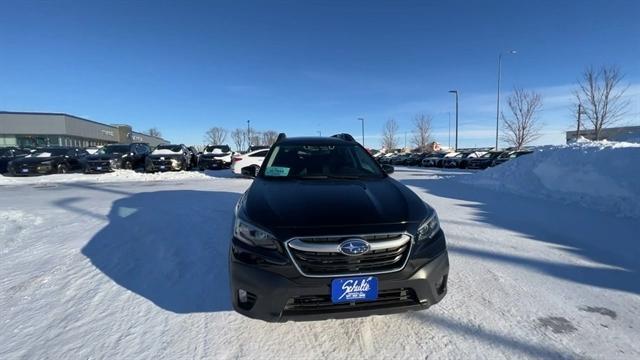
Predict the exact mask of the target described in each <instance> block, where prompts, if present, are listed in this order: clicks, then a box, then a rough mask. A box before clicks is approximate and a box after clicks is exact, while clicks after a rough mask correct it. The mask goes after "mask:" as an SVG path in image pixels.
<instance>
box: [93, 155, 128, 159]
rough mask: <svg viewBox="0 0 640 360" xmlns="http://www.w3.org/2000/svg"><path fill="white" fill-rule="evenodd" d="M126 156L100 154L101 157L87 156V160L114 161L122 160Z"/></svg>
mask: <svg viewBox="0 0 640 360" xmlns="http://www.w3.org/2000/svg"><path fill="white" fill-rule="evenodd" d="M122 155H124V154H100V155H89V156H87V160H113V159H120V158H122Z"/></svg>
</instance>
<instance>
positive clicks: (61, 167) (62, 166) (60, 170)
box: [56, 164, 69, 174]
mask: <svg viewBox="0 0 640 360" xmlns="http://www.w3.org/2000/svg"><path fill="white" fill-rule="evenodd" d="M56 171H57V173H58V174H66V173H67V172H69V169H68V168H67V165H65V164H60V165H58V167H57V168H56Z"/></svg>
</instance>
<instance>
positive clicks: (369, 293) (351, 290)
mask: <svg viewBox="0 0 640 360" xmlns="http://www.w3.org/2000/svg"><path fill="white" fill-rule="evenodd" d="M377 298H378V278H376V277H373V276H362V277H349V278H341V279H334V280H332V281H331V301H332V302H333V303H334V304H337V303H345V302H359V301H373V300H376V299H377Z"/></svg>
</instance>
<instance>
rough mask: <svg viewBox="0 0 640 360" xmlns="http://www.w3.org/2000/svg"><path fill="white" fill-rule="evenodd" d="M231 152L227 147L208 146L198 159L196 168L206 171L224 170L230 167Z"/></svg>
mask: <svg viewBox="0 0 640 360" xmlns="http://www.w3.org/2000/svg"><path fill="white" fill-rule="evenodd" d="M233 154H234V153H233V151H231V148H230V147H229V145H209V146H207V147H205V148H204V151H203V152H202V154H201V155H200V158H198V168H199V169H200V170H206V169H224V168H228V167H230V166H231V157H232V156H233Z"/></svg>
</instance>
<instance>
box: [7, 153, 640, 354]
mask: <svg viewBox="0 0 640 360" xmlns="http://www.w3.org/2000/svg"><path fill="white" fill-rule="evenodd" d="M507 165H509V164H507ZM394 176H395V177H396V178H397V179H398V180H400V181H401V182H403V183H404V184H406V185H408V186H409V187H410V188H411V189H413V190H414V191H415V192H416V193H417V194H418V195H419V196H421V197H422V198H423V199H424V200H425V201H427V202H429V203H430V204H432V205H433V206H434V207H435V208H436V209H437V211H438V214H439V216H440V219H441V221H442V227H443V229H444V230H445V232H446V235H447V240H448V243H449V249H450V260H451V274H450V288H449V294H448V295H447V297H446V298H445V299H444V300H443V301H442V302H441V303H440V304H438V305H436V306H434V307H432V308H431V309H429V310H426V311H421V312H413V313H405V314H398V315H390V316H374V317H368V318H359V319H351V320H329V321H321V322H300V323H294V322H289V323H285V324H269V323H264V322H261V321H256V320H251V319H248V318H245V317H242V316H240V315H238V314H236V313H234V312H233V311H232V310H231V305H230V302H229V293H228V289H227V287H228V280H227V250H228V241H229V236H230V228H231V221H232V209H233V205H234V204H235V202H236V201H237V199H238V197H239V196H240V194H241V193H242V192H243V191H244V190H245V189H246V188H247V186H249V184H250V182H251V180H247V179H236V178H233V177H232V176H231V175H230V173H229V172H228V171H221V172H210V173H206V174H200V173H171V174H157V176H155V175H145V174H135V173H131V172H126V173H124V172H118V173H114V174H106V175H73V174H66V175H59V176H47V177H40V178H27V179H22V178H19V179H14V178H0V199H1V201H0V359H16V358H53V359H61V358H64V359H76V358H78V359H79V358H107V359H133V358H171V359H182V358H214V359H229V358H258V359H275V358H292V359H311V358H314V359H324V358H341V359H343V358H380V359H391V358H398V359H400V358H402V359H404V358H407V359H425V358H427V357H428V358H429V359H432V358H488V359H500V358H508V359H511V358H600V359H611V358H616V359H637V358H640V342H638V339H640V278H639V277H638V272H639V271H640V246H639V245H638V234H639V233H640V221H638V219H637V218H633V217H620V216H616V215H615V213H612V212H604V211H602V209H599V210H598V209H592V208H589V207H586V206H584V204H579V203H574V202H567V201H564V200H562V199H554V198H551V197H529V196H522V195H520V194H515V193H513V192H511V191H505V189H501V188H483V187H478V186H475V185H469V184H466V183H465V180H461V179H465V178H467V179H469V180H471V179H472V178H473V177H476V176H479V174H473V173H470V172H465V171H455V170H447V171H441V170H425V169H408V168H398V169H397V171H396V173H395V174H394ZM472 183H473V181H472Z"/></svg>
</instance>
